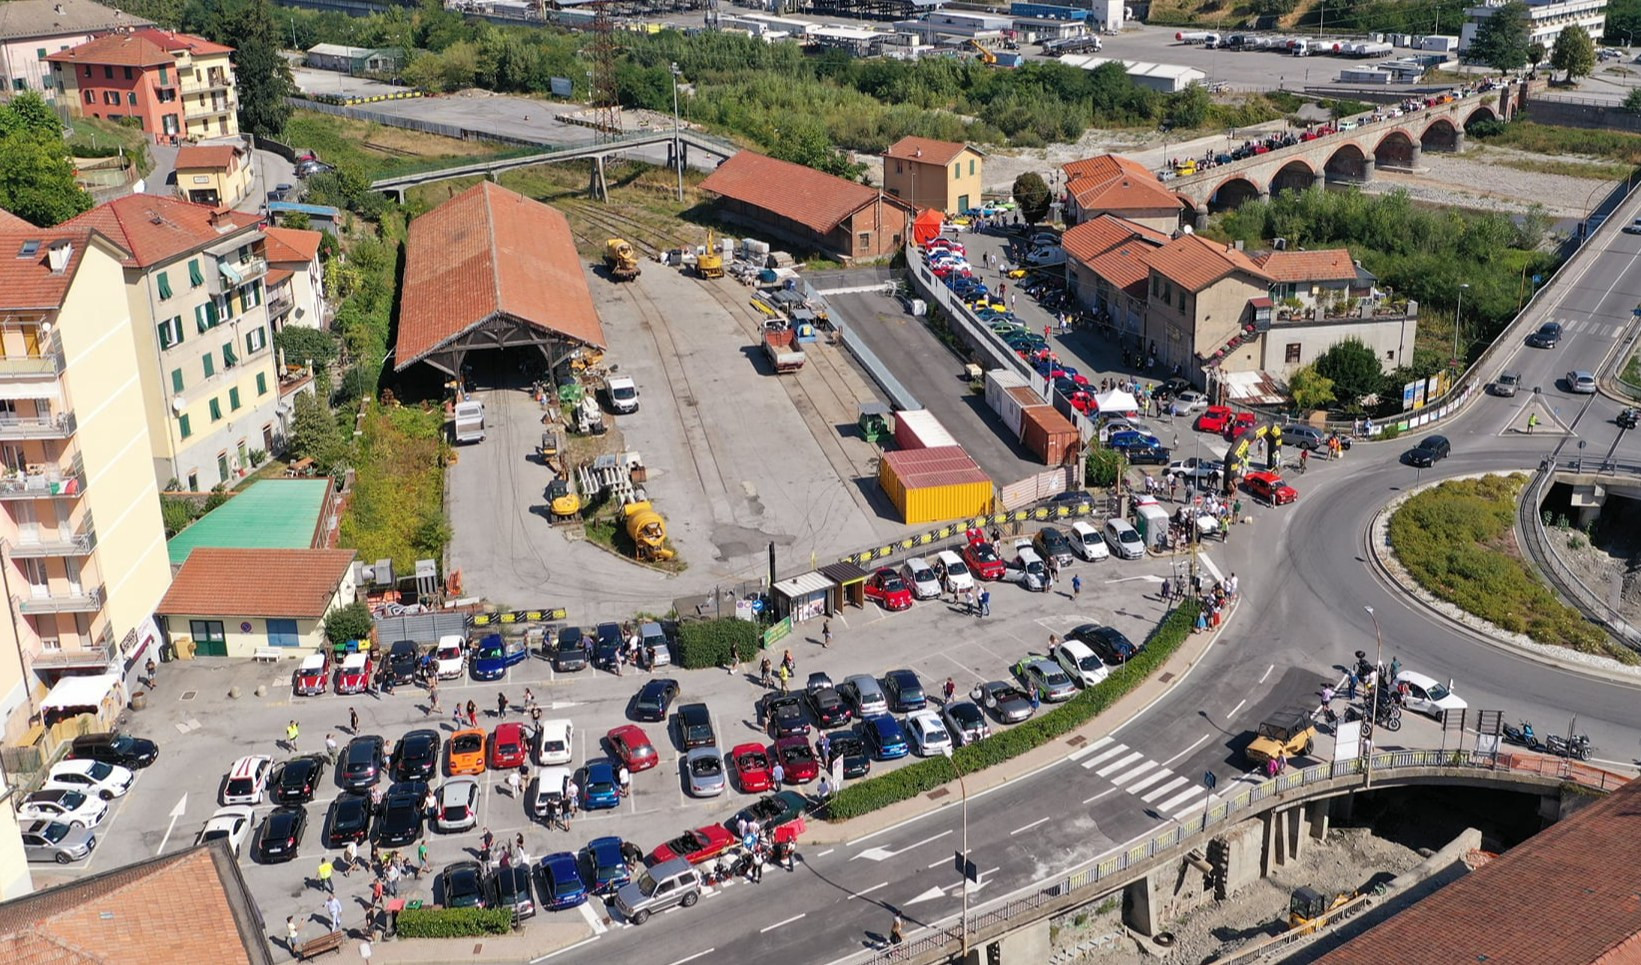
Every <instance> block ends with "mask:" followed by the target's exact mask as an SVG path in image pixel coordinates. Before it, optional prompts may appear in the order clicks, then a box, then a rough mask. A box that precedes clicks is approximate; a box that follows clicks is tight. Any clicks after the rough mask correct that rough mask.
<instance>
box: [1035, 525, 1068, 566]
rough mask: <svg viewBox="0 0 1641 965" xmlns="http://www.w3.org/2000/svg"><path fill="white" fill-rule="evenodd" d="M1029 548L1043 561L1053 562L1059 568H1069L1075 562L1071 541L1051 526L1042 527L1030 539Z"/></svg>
mask: <svg viewBox="0 0 1641 965" xmlns="http://www.w3.org/2000/svg"><path fill="white" fill-rule="evenodd" d="M1031 547H1032V549H1035V550H1036V551H1037V555H1038V556H1041V557H1042V558H1043V559H1045V560H1053V561H1054V562H1055V563H1056V564H1057V565H1059V566H1070V565H1071V564H1072V563H1074V562H1076V559H1077V558H1076V556H1075V555H1073V553H1072V549H1071V541H1070V540H1068V539H1066V534H1065V533H1062V532H1061V531H1060V530H1058V529H1056V528H1055V527H1053V526H1044V527H1043V528H1042V529H1040V530H1038V531H1037V535H1036V536H1034V537H1032V540H1031Z"/></svg>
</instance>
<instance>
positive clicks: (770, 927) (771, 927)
mask: <svg viewBox="0 0 1641 965" xmlns="http://www.w3.org/2000/svg"><path fill="white" fill-rule="evenodd" d="M807 914H809V913H808V912H806V911H801V912H799V913H797V914H796V915H793V916H792V917H791V918H788V919H786V920H784V921H778V922H776V923H775V924H773V925H765V926H764V927H762V928H760V929H758V934H760V935H762V934H763V933H765V932H772V931H774V930H775V929H777V928H779V927H781V926H782V925H790V924H792V923H793V922H795V921H797V920H798V919H800V918H802V917H804V916H805V915H807ZM708 951H710V949H708ZM705 954H706V952H702V953H701V955H705ZM699 957H700V955H691V956H690V958H699ZM679 961H685V962H687V961H689V958H684V959H679ZM673 965H678V963H677V962H674V963H673Z"/></svg>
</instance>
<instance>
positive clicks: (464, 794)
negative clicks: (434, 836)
mask: <svg viewBox="0 0 1641 965" xmlns="http://www.w3.org/2000/svg"><path fill="white" fill-rule="evenodd" d="M478 809H479V782H478V780H477V779H476V778H471V777H453V778H451V779H450V780H448V781H445V782H444V783H443V784H440V785H439V790H438V795H437V797H436V798H435V799H434V811H433V827H434V829H435V830H438V831H441V832H444V833H446V834H448V833H450V832H453V831H466V830H467V829H468V828H471V827H473V826H474V825H476V824H478V820H479V818H478Z"/></svg>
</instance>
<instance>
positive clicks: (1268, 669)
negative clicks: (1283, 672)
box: [1259, 663, 1276, 683]
mask: <svg viewBox="0 0 1641 965" xmlns="http://www.w3.org/2000/svg"><path fill="white" fill-rule="evenodd" d="M1275 669H1276V664H1274V663H1273V664H1271V665H1270V666H1269V667H1266V668H1265V672H1264V673H1263V674H1261V675H1260V677H1259V682H1260V683H1264V682H1265V678H1266V677H1269V676H1270V675H1271V671H1272V670H1275Z"/></svg>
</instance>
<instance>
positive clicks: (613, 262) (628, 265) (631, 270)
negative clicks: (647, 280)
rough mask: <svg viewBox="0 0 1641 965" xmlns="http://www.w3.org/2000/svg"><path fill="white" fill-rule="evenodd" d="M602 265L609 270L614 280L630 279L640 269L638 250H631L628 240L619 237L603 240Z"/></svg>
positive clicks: (635, 275) (635, 276)
mask: <svg viewBox="0 0 1641 965" xmlns="http://www.w3.org/2000/svg"><path fill="white" fill-rule="evenodd" d="M604 267H605V268H608V269H609V270H610V277H611V278H613V279H615V280H616V281H632V280H633V279H634V278H637V277H638V275H639V272H640V271H641V269H640V268H639V267H638V252H637V251H635V250H633V246H632V244H631V243H630V242H628V241H626V240H624V239H621V238H611V239H610V240H609V241H606V242H604Z"/></svg>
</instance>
